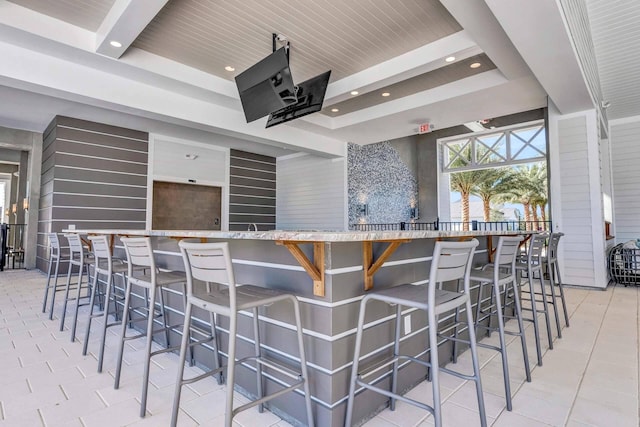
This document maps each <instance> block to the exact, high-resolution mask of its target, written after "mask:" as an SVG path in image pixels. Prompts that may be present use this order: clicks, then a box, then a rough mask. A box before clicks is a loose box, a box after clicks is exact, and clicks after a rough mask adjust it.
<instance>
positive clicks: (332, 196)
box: [276, 155, 346, 230]
mask: <svg viewBox="0 0 640 427" xmlns="http://www.w3.org/2000/svg"><path fill="white" fill-rule="evenodd" d="M345 163H346V162H345V161H344V159H338V160H331V159H325V158H321V157H315V156H312V155H305V156H300V157H293V158H288V159H284V160H280V159H279V160H278V182H277V186H276V187H277V204H276V205H277V210H278V219H277V228H278V229H284V230H305V229H306V230H309V229H311V230H344V228H345V212H346V206H345V191H346V183H345V167H346V165H345Z"/></svg>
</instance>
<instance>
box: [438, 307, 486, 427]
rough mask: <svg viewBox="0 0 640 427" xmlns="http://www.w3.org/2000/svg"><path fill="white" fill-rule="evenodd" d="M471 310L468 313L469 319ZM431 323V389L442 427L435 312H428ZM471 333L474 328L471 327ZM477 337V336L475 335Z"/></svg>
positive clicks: (439, 425) (439, 424)
mask: <svg viewBox="0 0 640 427" xmlns="http://www.w3.org/2000/svg"><path fill="white" fill-rule="evenodd" d="M469 316H471V310H470V309H469V310H468V311H467V318H468V317H469ZM427 319H428V323H429V326H428V328H429V363H430V365H431V388H432V390H433V419H434V423H435V425H436V427H441V426H442V411H441V406H442V405H441V401H440V365H439V361H438V320H437V318H436V315H435V313H434V312H433V310H428V311H427ZM469 328H470V331H469V332H470V333H472V332H471V331H472V328H473V326H472V325H470V326H469ZM474 335H475V334H474Z"/></svg>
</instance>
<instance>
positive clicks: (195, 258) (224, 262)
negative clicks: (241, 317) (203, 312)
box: [178, 240, 236, 309]
mask: <svg viewBox="0 0 640 427" xmlns="http://www.w3.org/2000/svg"><path fill="white" fill-rule="evenodd" d="M178 246H179V247H180V252H181V253H182V259H183V261H184V268H185V272H186V273H187V297H189V298H192V297H193V295H194V292H193V279H197V280H200V281H202V282H205V283H208V284H219V285H225V286H227V287H228V288H229V302H230V305H231V308H232V309H233V308H235V304H236V282H235V277H234V275H233V265H232V263H231V255H230V253H229V244H228V243H227V242H223V243H195V242H188V241H184V240H181V241H180V242H179V243H178Z"/></svg>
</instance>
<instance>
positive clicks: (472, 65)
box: [469, 62, 482, 68]
mask: <svg viewBox="0 0 640 427" xmlns="http://www.w3.org/2000/svg"><path fill="white" fill-rule="evenodd" d="M481 65H482V64H481V63H479V62H474V63H473V64H471V65H469V67H471V68H478V67H480V66H481Z"/></svg>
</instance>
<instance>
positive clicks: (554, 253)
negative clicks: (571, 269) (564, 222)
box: [547, 233, 564, 262]
mask: <svg viewBox="0 0 640 427" xmlns="http://www.w3.org/2000/svg"><path fill="white" fill-rule="evenodd" d="M562 236H564V233H551V236H549V246H548V247H547V258H548V260H549V261H550V262H554V261H556V260H557V259H558V243H560V238H561V237H562Z"/></svg>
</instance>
